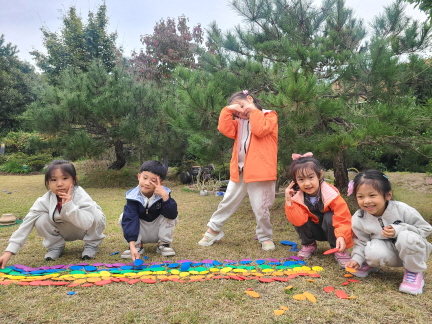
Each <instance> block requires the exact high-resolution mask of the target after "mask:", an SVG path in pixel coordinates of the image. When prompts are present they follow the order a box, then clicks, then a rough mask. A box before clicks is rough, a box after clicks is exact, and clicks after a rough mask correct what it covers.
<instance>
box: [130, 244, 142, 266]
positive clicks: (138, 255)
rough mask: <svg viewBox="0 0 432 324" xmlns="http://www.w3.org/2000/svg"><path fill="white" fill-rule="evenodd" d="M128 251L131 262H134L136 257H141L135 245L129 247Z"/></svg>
mask: <svg viewBox="0 0 432 324" xmlns="http://www.w3.org/2000/svg"><path fill="white" fill-rule="evenodd" d="M130 251H131V258H132V262H134V261H135V260H136V259H139V258H140V257H141V256H140V254H139V253H138V250H137V249H136V247H135V246H134V247H130Z"/></svg>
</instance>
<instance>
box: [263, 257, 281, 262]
mask: <svg viewBox="0 0 432 324" xmlns="http://www.w3.org/2000/svg"><path fill="white" fill-rule="evenodd" d="M266 260H267V261H270V262H278V261H279V259H273V258H267V259H266Z"/></svg>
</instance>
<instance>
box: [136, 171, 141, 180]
mask: <svg viewBox="0 0 432 324" xmlns="http://www.w3.org/2000/svg"><path fill="white" fill-rule="evenodd" d="M140 175H141V173H138V174H137V178H138V181H139V179H140Z"/></svg>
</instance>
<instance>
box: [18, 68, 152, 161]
mask: <svg viewBox="0 0 432 324" xmlns="http://www.w3.org/2000/svg"><path fill="white" fill-rule="evenodd" d="M40 98H41V100H40V101H37V102H35V103H33V104H32V105H31V106H30V108H29V109H28V110H27V111H26V113H25V114H24V117H25V118H26V120H27V121H28V122H29V123H30V124H31V125H32V126H33V127H34V129H36V130H38V131H39V132H41V133H45V134H53V135H56V136H57V138H58V140H59V144H60V146H61V149H62V151H61V152H62V153H63V154H64V155H66V156H68V157H72V158H78V157H82V156H84V157H87V156H98V154H100V153H101V152H102V151H103V150H105V149H113V150H114V152H115V161H114V162H113V163H112V164H111V165H110V167H109V168H112V169H121V168H122V167H123V166H124V165H125V163H126V156H127V150H128V146H130V145H131V144H135V145H136V146H138V145H144V144H145V142H142V141H145V139H146V138H148V141H149V140H150V138H151V137H152V136H153V135H152V134H153V133H154V126H155V112H154V110H153V107H154V104H153V101H154V99H153V96H152V94H151V92H149V91H148V89H146V87H145V85H143V84H140V83H137V82H136V81H135V79H134V77H133V76H132V75H130V74H129V73H128V72H127V71H126V69H125V68H123V67H121V66H118V67H115V68H114V69H112V70H109V69H107V67H106V66H105V64H103V63H102V62H99V61H96V62H94V63H93V64H91V65H89V66H88V71H87V72H82V71H81V72H78V73H77V71H76V70H75V69H73V68H71V69H70V70H65V71H63V72H62V73H61V74H60V76H59V78H58V84H57V85H55V86H54V85H49V84H45V85H44V87H43V89H42V92H41V94H40Z"/></svg>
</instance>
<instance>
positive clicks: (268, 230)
mask: <svg viewBox="0 0 432 324" xmlns="http://www.w3.org/2000/svg"><path fill="white" fill-rule="evenodd" d="M275 185H276V181H257V182H250V183H244V182H243V175H240V182H238V183H237V182H234V181H231V180H230V181H229V183H228V187H227V190H226V192H225V195H224V197H223V199H222V201H221V202H220V203H219V206H218V209H217V210H216V211H215V212H214V213H213V215H212V217H211V218H210V221H209V222H208V224H207V226H208V227H209V228H211V229H212V230H213V231H215V232H220V231H221V230H222V227H223V225H224V224H225V223H226V221H227V220H228V218H230V216H231V215H232V214H234V213H235V211H236V210H237V209H238V207H239V206H240V204H241V202H242V201H243V198H245V197H246V195H248V196H249V200H250V204H251V206H252V210H253V212H254V214H255V219H256V223H257V226H256V235H257V237H258V240H259V241H260V242H263V241H271V240H272V236H273V230H272V225H271V223H270V208H271V206H272V205H273V202H274V200H275Z"/></svg>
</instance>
